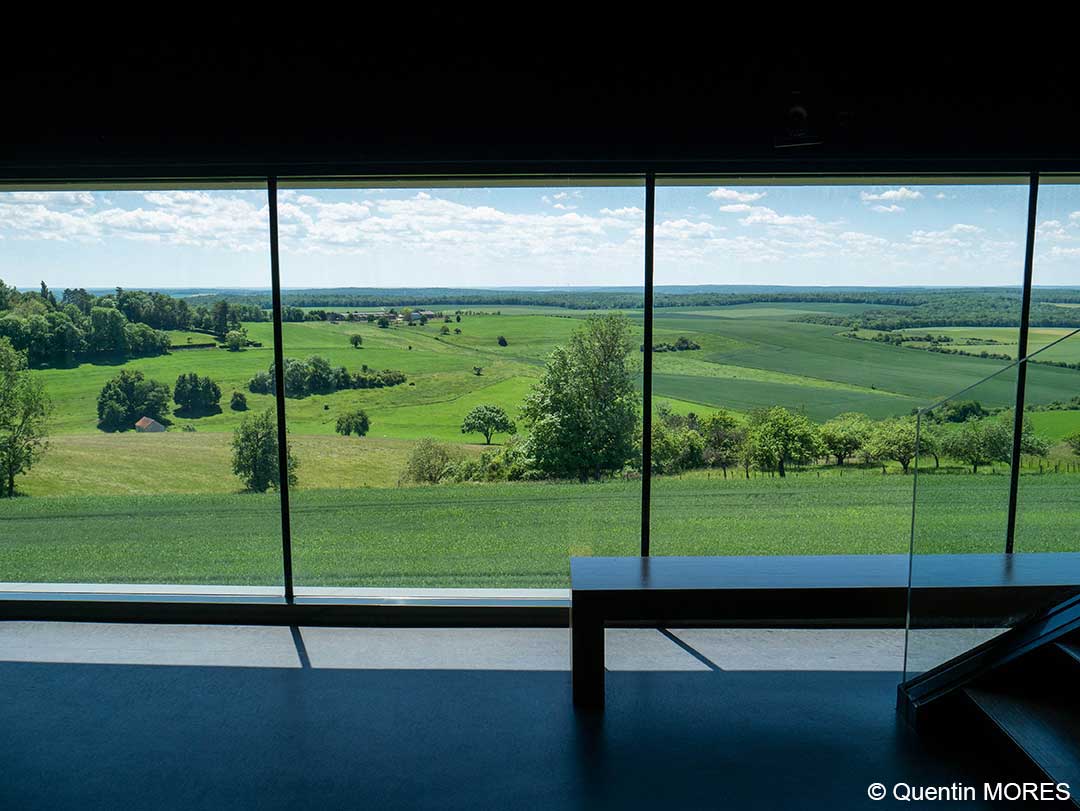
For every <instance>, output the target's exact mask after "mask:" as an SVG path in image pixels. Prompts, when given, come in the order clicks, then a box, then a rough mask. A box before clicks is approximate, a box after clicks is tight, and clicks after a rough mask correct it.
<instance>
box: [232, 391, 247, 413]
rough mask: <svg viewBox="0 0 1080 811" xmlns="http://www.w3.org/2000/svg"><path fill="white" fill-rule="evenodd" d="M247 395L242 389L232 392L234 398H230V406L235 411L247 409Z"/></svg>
mask: <svg viewBox="0 0 1080 811" xmlns="http://www.w3.org/2000/svg"><path fill="white" fill-rule="evenodd" d="M247 407H248V404H247V397H246V396H245V395H244V393H243V392H242V391H234V392H233V393H232V399H231V400H229V408H231V409H232V410H233V411H247Z"/></svg>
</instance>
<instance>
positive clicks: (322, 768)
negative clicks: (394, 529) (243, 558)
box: [0, 622, 1009, 809]
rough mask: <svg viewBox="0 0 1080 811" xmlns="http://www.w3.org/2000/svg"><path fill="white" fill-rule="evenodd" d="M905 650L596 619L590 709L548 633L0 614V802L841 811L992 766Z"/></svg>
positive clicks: (553, 634)
mask: <svg viewBox="0 0 1080 811" xmlns="http://www.w3.org/2000/svg"><path fill="white" fill-rule="evenodd" d="M902 661H903V632H902V631H893V630H877V631H853V630H767V631H763V630H712V629H684V630H678V629H670V630H637V629H634V630H630V629H626V630H624V629H612V630H609V631H608V632H607V666H608V669H609V670H610V671H612V672H611V673H610V675H609V677H608V680H607V707H606V711H605V712H604V713H603V715H602V716H596V715H581V714H578V713H575V711H574V709H573V707H572V705H571V701H570V673H569V662H570V645H569V632H568V631H567V630H566V629H385V628H383V629H380V628H370V629H339V628H304V627H301V628H280V627H239V626H236V627H234V626H169V625H156V626H151V625H121V624H117V625H104V624H89V623H33V622H7V623H0V695H2V696H3V699H2V701H0V807H4V808H51V809H55V808H68V807H79V808H117V807H144V808H184V809H193V808H252V807H257V808H293V809H295V808H299V807H310V806H317V807H320V808H339V807H340V808H439V809H447V808H490V807H500V808H502V807H512V808H515V809H523V808H544V809H552V808H607V807H611V808H638V807H653V808H655V807H662V808H724V807H726V808H736V809H743V808H847V807H853V808H860V807H879V804H877V803H874V802H872V801H871V800H869V799H868V797H867V788H868V786H869V785H870V784H871V783H875V782H880V783H883V784H885V785H886V786H889V787H890V788H891V786H892V785H893V784H894V783H897V782H906V783H908V784H910V785H913V786H918V785H934V786H939V785H950V784H953V783H962V784H965V785H973V786H976V787H978V789H979V795H980V796H981V785H982V783H983V781H991V782H997V781H999V780H1004V779H1008V777H1009V773H1008V766H1007V765H1004V761H1001V760H998V759H996V758H995V757H993V756H989V755H988V754H987V753H986V752H983V751H980V750H979V749H978V748H977V742H975V741H963V740H960V741H942V740H938V741H936V742H935V741H934V740H927V739H926V738H922V739H920V738H916V737H915V736H914V735H913V734H912V733H910V732H909V730H908V729H907V728H906V727H905V726H904V725H903V722H902V721H900V719H899V718H898V716H897V715H896V712H895V701H896V686H897V683H898V681H899V680H900V670H901V668H902ZM946 750H947V754H948V756H947V757H944V756H943V753H944V752H945V751H946ZM889 802H893V801H892V800H890V801H889ZM952 805H953V806H954V807H981V803H979V802H976V803H971V804H968V805H965V804H964V803H962V802H961V803H953V804H952Z"/></svg>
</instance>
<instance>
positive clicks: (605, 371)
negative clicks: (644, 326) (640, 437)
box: [521, 313, 638, 481]
mask: <svg viewBox="0 0 1080 811" xmlns="http://www.w3.org/2000/svg"><path fill="white" fill-rule="evenodd" d="M631 329H632V328H631V325H630V321H629V319H627V318H626V316H624V315H622V314H619V313H611V314H607V315H592V316H589V318H588V319H587V320H586V321H585V324H584V325H583V326H582V327H580V328H578V329H576V330H575V331H574V332H573V333H571V335H570V341H569V343H568V344H567V345H566V346H560V347H556V348H555V350H554V351H553V352H552V353H551V358H550V359H549V360H548V364H547V368H546V369H545V370H544V374H543V376H542V377H541V378H540V381H539V382H538V383H537V384H536V385H535V386H534V387H533V389H532V391H531V392H529V394H528V396H526V398H525V403H524V405H523V407H522V411H521V414H522V418H523V419H524V420H525V422H526V423H527V424H528V425H529V427H530V428H531V429H532V434H531V440H530V446H531V451H532V453H533V455H534V458H535V459H536V466H537V468H538V469H540V470H541V471H543V472H544V473H546V474H547V475H549V476H554V477H574V478H577V479H580V480H581V481H585V480H586V479H588V478H590V477H592V478H594V479H600V478H601V477H602V476H603V475H604V474H605V473H612V472H615V471H618V470H621V469H622V468H623V467H625V466H626V464H627V463H629V462H631V461H633V460H634V459H635V458H636V456H637V447H636V443H635V439H636V436H637V432H638V404H637V401H638V396H637V393H636V391H635V389H634V370H633V369H632V367H631V363H630V358H629V353H630V351H631V349H634V348H635V346H636V343H635V342H634V341H633V340H632V339H631V334H632V332H631Z"/></svg>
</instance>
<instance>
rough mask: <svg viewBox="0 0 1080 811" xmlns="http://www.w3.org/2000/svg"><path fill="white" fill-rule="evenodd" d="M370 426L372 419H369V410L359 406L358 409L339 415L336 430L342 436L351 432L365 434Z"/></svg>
mask: <svg viewBox="0 0 1080 811" xmlns="http://www.w3.org/2000/svg"><path fill="white" fill-rule="evenodd" d="M370 428H371V420H369V419H368V415H367V412H365V411H364V410H363V409H362V408H358V409H357V410H356V411H349V412H346V413H345V414H342V415H341V416H340V417H338V418H337V426H336V428H335V430H336V431H337V432H338V433H339V434H341V435H342V436H349V435H350V434H356V435H357V436H364V435H365V434H367V432H368V430H369V429H370Z"/></svg>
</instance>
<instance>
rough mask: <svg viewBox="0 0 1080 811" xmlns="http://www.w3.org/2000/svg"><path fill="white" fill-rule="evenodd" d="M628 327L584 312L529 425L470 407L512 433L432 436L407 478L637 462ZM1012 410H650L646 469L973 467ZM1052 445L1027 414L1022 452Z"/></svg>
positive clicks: (556, 475) (538, 391) (476, 423)
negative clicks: (475, 439)
mask: <svg viewBox="0 0 1080 811" xmlns="http://www.w3.org/2000/svg"><path fill="white" fill-rule="evenodd" d="M631 334H632V330H631V325H630V322H629V321H628V320H627V319H626V318H625V316H622V315H619V314H608V315H603V316H595V315H594V316H590V317H589V318H588V319H586V321H585V323H584V324H583V326H582V327H580V328H579V329H578V330H576V331H575V332H574V333H572V334H571V336H570V340H569V343H568V344H567V345H566V346H564V347H557V348H556V349H555V351H554V352H553V353H552V355H551V358H550V360H549V361H548V364H547V367H546V368H545V372H544V374H543V376H542V377H541V379H540V380H539V381H538V382H537V384H536V385H535V386H534V387H533V389H532V390H531V391H530V393H529V394H528V395H527V396H526V398H525V402H524V404H523V406H522V409H521V415H520V416H521V420H522V422H523V423H524V424H525V426H526V428H527V432H526V433H525V434H524V435H523V436H520V437H517V436H515V434H516V424H515V423H514V422H512V421H511V420H510V419H509V417H508V416H507V415H506V414H505V412H503V411H502V409H500V408H498V407H497V406H493V405H488V406H483V407H480V408H478V409H474V410H473V412H471V413H470V414H469V415H467V417H466V420H465V423H464V424H463V425H462V431H463V432H464V433H472V432H479V433H481V434H483V435H484V437H485V441H487V442H489V443H490V439H491V435H492V433H494V432H496V431H497V432H503V433H507V434H509V435H510V439H509V440H508V441H507V442H506V443H505V444H504V445H503V447H502V448H500V449H499V450H498V451H495V452H489V453H485V454H483V455H481V456H480V457H469V458H467V457H463V456H461V455H460V454H456V453H455V452H454V450H453V449H452V448H450V447H449V446H448V445H445V444H442V443H439V442H436V441H435V440H434V439H427V440H425V441H423V442H421V443H419V444H418V445H417V447H416V448H415V449H414V451H413V452H412V454H411V455H410V457H409V460H408V462H407V464H406V469H405V473H404V476H403V479H404V480H405V481H413V482H423V483H436V482H440V481H498V480H535V479H578V480H580V481H586V480H588V479H594V480H598V479H601V478H604V477H605V476H611V475H616V474H626V473H629V472H633V471H637V472H639V473H640V472H642V471H641V467H642V434H641V427H640V426H641V422H640V413H639V406H638V400H639V397H638V395H637V392H636V390H635V388H634V384H633V370H632V369H631V367H630V364H629V362H628V354H627V353H628V352H629V351H630V349H631V343H630V341H631ZM1012 437H1013V418H1012V416H1011V412H1009V411H1008V410H999V411H995V412H991V411H989V410H987V409H985V408H983V406H982V405H981V404H979V403H978V402H977V401H959V402H950V403H948V404H946V405H944V406H942V407H940V408H938V409H936V410H934V411H932V412H930V413H928V414H925V415H924V416H923V419H922V425H921V430H919V428H918V427H917V423H916V418H915V416H914V415H909V416H904V417H894V418H891V419H886V420H878V421H874V420H872V419H870V418H869V417H868V416H866V415H864V414H859V413H846V414H841V415H839V416H837V417H835V418H834V419H831V420H829V421H827V422H825V423H822V424H817V423H814V422H813V421H811V420H810V419H809V418H807V417H806V416H805V415H803V414H801V413H798V412H795V411H791V410H789V409H787V408H784V407H782V406H772V407H769V408H761V409H757V410H755V411H752V412H751V413H750V414H749V415H748V417H747V418H746V419H740V418H737V417H736V416H735V415H733V414H731V413H729V412H727V411H724V410H720V411H717V412H715V413H712V414H709V415H708V416H705V417H699V416H697V415H695V414H693V413H690V414H685V415H683V414H677V413H675V412H674V411H672V410H671V409H669V408H666V407H663V406H660V407H658V408H657V409H656V413H655V419H654V420H653V423H652V433H651V436H650V437H649V440H650V449H651V453H650V457H651V470H650V471H649V473H650V474H658V475H671V474H677V473H681V472H683V471H686V470H693V469H700V468H719V469H720V470H721V471H722V472H723V475H724V476H725V477H726V476H727V475H728V473H729V471H734V470H741V471H742V472H743V474H744V475H745V476H746V477H748V478H749V476H750V473H751V471H754V470H756V471H761V472H766V473H773V474H775V475H778V476H781V477H783V476H786V475H787V473H788V471H789V470H790V469H791V468H792V467H793V466H802V465H810V464H816V463H820V462H823V461H825V462H832V461H835V463H836V465H838V466H842V465H844V464H845V463H847V462H848V461H849V460H853V459H854V460H857V461H858V462H859V463H861V464H864V465H874V464H876V465H880V466H881V467H882V472H885V470H886V465H887V464H888V463H889V462H895V463H897V464H898V465H899V466H900V468H901V469H902V470H903V471H904V472H905V473H907V472H908V470H909V469H910V466H911V464H912V462H913V461H914V459H915V456H916V453H917V452H921V453H923V454H925V455H927V456H932V457H933V458H934V464H935V466H938V465H939V464H940V460H941V459H942V458H944V457H947V458H950V459H954V460H957V461H960V462H962V463H964V464H965V465H968V466H970V467H971V470H972V472H974V473H977V472H978V470H979V468H980V467H983V466H985V465H989V464H993V463H994V462H1009V461H1010V460H1011V456H1012ZM1050 447H1051V443H1050V441H1049V440H1047V439H1046V438H1044V437H1042V436H1040V435H1038V434H1036V432H1035V431H1034V428H1033V426H1032V424H1031V421H1030V419H1029V418H1025V420H1024V421H1023V433H1022V438H1021V452H1022V453H1024V454H1028V455H1032V456H1038V457H1044V456H1046V455H1047V454H1048V453H1049V450H1050Z"/></svg>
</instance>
